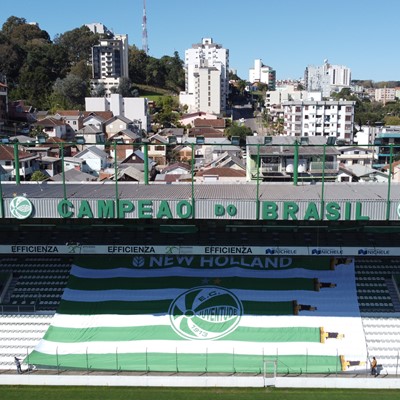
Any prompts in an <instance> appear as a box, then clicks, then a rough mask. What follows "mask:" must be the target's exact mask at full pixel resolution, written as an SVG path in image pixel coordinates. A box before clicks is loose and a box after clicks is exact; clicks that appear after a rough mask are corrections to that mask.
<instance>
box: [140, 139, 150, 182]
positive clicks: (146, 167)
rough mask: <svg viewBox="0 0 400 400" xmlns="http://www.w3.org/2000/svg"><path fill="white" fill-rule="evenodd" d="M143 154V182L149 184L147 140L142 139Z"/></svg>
mask: <svg viewBox="0 0 400 400" xmlns="http://www.w3.org/2000/svg"><path fill="white" fill-rule="evenodd" d="M142 142H143V154H144V160H143V161H144V184H145V185H148V184H149V141H148V139H143V140H142Z"/></svg>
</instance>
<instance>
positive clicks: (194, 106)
mask: <svg viewBox="0 0 400 400" xmlns="http://www.w3.org/2000/svg"><path fill="white" fill-rule="evenodd" d="M228 72H229V50H228V49H225V48H223V47H222V45H220V44H217V43H214V42H213V39H212V38H203V39H202V42H201V43H198V44H194V45H192V48H190V49H187V50H186V51H185V91H184V92H181V94H180V97H179V101H180V103H181V104H182V105H185V104H186V105H187V106H188V112H200V111H204V112H212V113H213V114H220V113H223V112H224V111H225V110H226V104H227V98H228V94H229V76H228ZM209 94H210V95H209ZM202 107H204V108H202Z"/></svg>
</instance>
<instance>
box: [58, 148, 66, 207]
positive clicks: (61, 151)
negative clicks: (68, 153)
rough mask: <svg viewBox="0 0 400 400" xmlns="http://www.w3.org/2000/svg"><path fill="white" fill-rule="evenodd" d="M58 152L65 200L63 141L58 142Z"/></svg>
mask: <svg viewBox="0 0 400 400" xmlns="http://www.w3.org/2000/svg"><path fill="white" fill-rule="evenodd" d="M60 153H61V174H62V185H63V196H64V200H67V188H66V186H65V167H64V143H63V142H61V143H60Z"/></svg>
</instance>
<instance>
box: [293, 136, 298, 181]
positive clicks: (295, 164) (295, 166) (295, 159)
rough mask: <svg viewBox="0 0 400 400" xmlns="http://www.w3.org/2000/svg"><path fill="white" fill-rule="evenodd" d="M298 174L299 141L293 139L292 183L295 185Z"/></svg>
mask: <svg viewBox="0 0 400 400" xmlns="http://www.w3.org/2000/svg"><path fill="white" fill-rule="evenodd" d="M298 174H299V142H298V141H297V139H295V141H294V156H293V185H294V186H297V181H298V176H299V175H298Z"/></svg>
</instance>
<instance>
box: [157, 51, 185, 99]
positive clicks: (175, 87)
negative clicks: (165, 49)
mask: <svg viewBox="0 0 400 400" xmlns="http://www.w3.org/2000/svg"><path fill="white" fill-rule="evenodd" d="M160 63H161V65H162V66H163V70H164V71H165V87H166V88H167V89H170V90H172V91H173V92H175V93H179V92H180V91H182V90H183V89H184V88H185V70H184V69H183V61H182V60H181V59H180V58H179V53H178V52H177V51H175V52H174V56H173V57H170V56H164V57H162V58H161V59H160Z"/></svg>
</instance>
